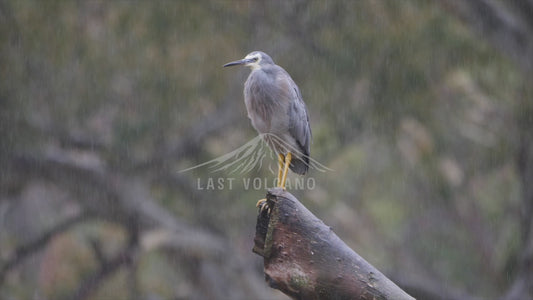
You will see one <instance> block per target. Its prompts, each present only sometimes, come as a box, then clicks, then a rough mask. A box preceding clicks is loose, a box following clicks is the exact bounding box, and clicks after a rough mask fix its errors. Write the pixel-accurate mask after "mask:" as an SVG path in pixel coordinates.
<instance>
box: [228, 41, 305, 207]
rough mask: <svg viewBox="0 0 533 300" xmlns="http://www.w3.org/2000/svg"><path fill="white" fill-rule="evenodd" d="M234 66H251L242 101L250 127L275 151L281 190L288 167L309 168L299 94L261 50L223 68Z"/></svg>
mask: <svg viewBox="0 0 533 300" xmlns="http://www.w3.org/2000/svg"><path fill="white" fill-rule="evenodd" d="M236 65H245V66H247V67H250V68H251V69H252V72H251V73H250V76H248V79H247V80H246V82H245V83H244V103H245V104H246V110H247V111H248V117H249V118H250V120H251V121H252V125H253V127H254V128H255V129H256V130H257V132H259V134H261V135H262V136H263V138H264V139H265V141H266V142H267V144H268V145H269V146H270V148H272V150H273V151H274V152H276V153H277V154H278V164H279V171H278V186H279V187H282V188H283V189H285V182H286V180H287V173H288V170H289V168H290V169H291V170H292V171H293V172H294V173H297V174H301V175H303V174H305V173H306V172H307V170H308V169H309V153H310V142H311V127H310V126H309V115H308V114H307V108H306V106H305V103H304V101H303V99H302V95H301V94H300V90H299V89H298V86H297V85H296V83H294V81H293V80H292V78H291V76H290V75H289V73H287V72H286V71H285V70H284V69H283V68H282V67H280V66H278V65H276V64H275V63H274V61H273V60H272V58H270V56H268V55H267V54H266V53H264V52H261V51H254V52H252V53H250V54H248V55H246V57H245V58H244V59H241V60H237V61H233V62H230V63H227V64H225V65H224V67H229V66H236ZM260 203H262V201H261V200H260V202H258V205H259V204H260Z"/></svg>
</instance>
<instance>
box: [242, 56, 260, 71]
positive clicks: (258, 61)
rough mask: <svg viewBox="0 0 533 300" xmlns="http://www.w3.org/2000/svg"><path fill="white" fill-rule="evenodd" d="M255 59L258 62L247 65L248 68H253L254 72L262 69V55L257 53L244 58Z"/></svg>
mask: <svg viewBox="0 0 533 300" xmlns="http://www.w3.org/2000/svg"><path fill="white" fill-rule="evenodd" d="M254 58H256V59H257V60H255V61H252V62H249V63H247V64H246V66H247V67H250V68H252V70H255V69H259V68H260V66H259V63H260V62H261V55H260V54H256V53H254V54H248V55H246V57H245V58H244V59H254Z"/></svg>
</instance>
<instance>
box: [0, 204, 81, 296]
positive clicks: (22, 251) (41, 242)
mask: <svg viewBox="0 0 533 300" xmlns="http://www.w3.org/2000/svg"><path fill="white" fill-rule="evenodd" d="M89 217H90V214H87V213H80V214H78V215H76V216H74V217H71V218H69V219H67V220H65V221H63V222H61V223H59V224H58V225H56V226H55V227H53V228H52V229H50V230H48V231H46V232H45V233H43V234H42V235H41V236H40V237H39V238H37V239H36V240H34V241H31V242H29V243H27V244H24V245H21V246H19V247H17V249H16V250H15V251H14V252H13V254H12V255H11V257H10V258H8V259H7V260H6V261H5V262H4V263H3V264H2V266H1V267H0V286H1V285H2V283H3V281H4V279H5V276H6V274H7V272H9V271H10V270H11V269H13V268H15V267H16V266H17V265H19V264H20V263H21V262H22V261H24V259H26V258H27V257H28V256H30V255H32V254H34V253H36V252H38V251H39V250H41V249H42V248H44V247H45V246H46V245H47V244H48V242H49V241H50V240H51V239H52V238H53V237H55V236H56V235H58V234H61V233H62V232H64V231H66V230H68V229H70V228H71V227H72V226H74V225H76V224H78V223H80V222H83V221H85V220H87V219H88V218H89Z"/></svg>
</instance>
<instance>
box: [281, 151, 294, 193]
mask: <svg viewBox="0 0 533 300" xmlns="http://www.w3.org/2000/svg"><path fill="white" fill-rule="evenodd" d="M291 160H292V154H291V153H290V152H287V155H285V166H284V168H283V176H282V177H281V188H282V189H284V190H285V182H286V181H287V173H289V166H290V164H291Z"/></svg>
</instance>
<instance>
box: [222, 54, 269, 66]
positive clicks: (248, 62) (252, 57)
mask: <svg viewBox="0 0 533 300" xmlns="http://www.w3.org/2000/svg"><path fill="white" fill-rule="evenodd" d="M268 64H274V61H273V60H272V58H270V56H268V54H266V53H265V52H261V51H254V52H251V53H250V54H248V55H246V56H245V57H244V59H241V60H236V61H232V62H229V63H227V64H225V65H224V67H231V66H238V65H245V66H247V67H250V68H252V70H257V69H260V68H261V67H262V66H265V65H268Z"/></svg>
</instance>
